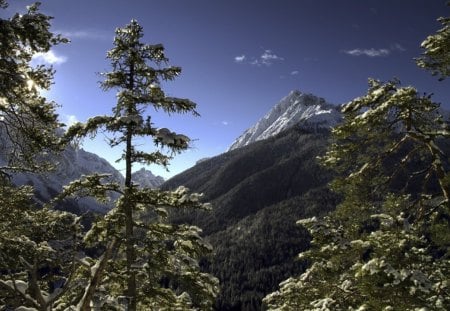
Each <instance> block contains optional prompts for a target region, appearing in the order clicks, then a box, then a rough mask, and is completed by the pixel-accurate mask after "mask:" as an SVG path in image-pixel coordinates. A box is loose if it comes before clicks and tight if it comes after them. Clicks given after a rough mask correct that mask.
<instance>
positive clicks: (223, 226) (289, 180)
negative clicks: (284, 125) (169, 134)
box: [162, 126, 337, 310]
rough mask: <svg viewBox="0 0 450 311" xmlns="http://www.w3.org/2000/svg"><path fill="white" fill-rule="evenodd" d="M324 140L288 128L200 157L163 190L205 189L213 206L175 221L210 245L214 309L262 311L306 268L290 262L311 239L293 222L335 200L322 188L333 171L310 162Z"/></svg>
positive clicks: (321, 132)
mask: <svg viewBox="0 0 450 311" xmlns="http://www.w3.org/2000/svg"><path fill="white" fill-rule="evenodd" d="M328 139H329V130H326V129H320V128H319V129H314V130H312V129H305V128H302V127H300V126H294V127H291V128H290V129H288V130H285V131H282V132H280V133H279V134H277V135H275V136H272V137H270V138H268V139H266V140H261V141H257V142H255V143H252V144H249V145H247V146H243V147H241V148H238V149H235V150H231V151H229V152H226V153H224V154H222V155H219V156H217V157H214V158H211V159H207V160H204V161H202V162H200V163H198V164H197V165H195V166H194V167H192V168H191V169H189V170H187V171H185V172H183V173H181V174H179V175H177V176H175V177H173V178H172V179H170V180H168V181H167V182H166V183H165V184H163V185H162V188H163V189H169V188H170V189H172V188H176V187H177V186H179V185H184V186H186V187H188V188H190V189H191V190H192V191H195V192H203V193H204V194H205V201H209V202H211V203H212V205H213V211H212V212H192V211H190V212H184V213H178V214H176V215H173V220H174V221H175V222H177V223H178V222H179V223H183V222H188V223H193V224H196V225H199V226H200V227H201V228H202V229H203V231H204V233H205V235H206V236H207V238H208V239H209V240H210V242H211V243H212V245H213V247H214V256H213V258H212V259H211V262H209V263H207V264H205V265H206V267H207V268H208V269H209V271H211V272H212V273H213V274H215V275H216V276H218V277H219V278H220V280H221V287H222V291H221V295H220V297H219V299H218V302H217V306H216V307H217V309H218V310H260V307H261V298H262V297H264V295H266V294H267V293H269V292H271V291H273V290H275V289H276V287H277V285H278V283H279V282H281V281H282V280H284V279H285V278H286V277H287V276H288V275H293V274H297V273H299V272H300V271H302V269H303V268H304V263H302V262H298V261H296V260H295V258H296V254H297V253H298V252H299V251H301V250H303V249H305V248H306V247H307V246H308V244H309V239H308V235H307V234H306V232H305V231H303V230H301V229H300V228H298V226H296V225H295V222H296V220H298V219H299V218H301V217H304V216H305V217H306V216H312V215H320V214H323V213H325V212H327V211H329V210H331V209H333V208H334V206H335V204H336V201H337V198H336V196H335V195H334V194H332V193H330V192H329V191H328V190H327V189H326V184H327V183H328V181H329V180H330V179H331V174H330V173H329V172H327V171H325V170H324V169H323V168H322V167H320V166H319V165H318V163H317V161H316V157H317V156H318V155H320V154H322V153H323V152H324V149H325V146H326V145H327V144H328ZM317 199H318V200H317Z"/></svg>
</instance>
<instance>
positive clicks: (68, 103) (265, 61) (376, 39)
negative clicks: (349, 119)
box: [0, 0, 450, 178]
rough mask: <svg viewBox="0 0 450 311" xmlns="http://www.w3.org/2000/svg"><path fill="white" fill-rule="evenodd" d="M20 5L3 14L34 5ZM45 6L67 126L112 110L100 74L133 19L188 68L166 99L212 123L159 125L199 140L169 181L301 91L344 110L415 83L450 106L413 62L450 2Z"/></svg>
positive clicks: (181, 119) (59, 1)
mask: <svg viewBox="0 0 450 311" xmlns="http://www.w3.org/2000/svg"><path fill="white" fill-rule="evenodd" d="M10 2H11V3H10V7H9V9H8V11H5V12H1V13H0V14H7V15H10V14H12V12H16V11H19V10H23V8H24V7H25V6H26V5H28V4H30V3H31V1H24V0H14V1H10ZM41 2H42V6H41V9H42V11H43V12H45V13H47V14H49V15H51V16H54V20H53V28H52V29H53V30H54V31H55V32H58V33H62V34H63V35H65V36H66V37H68V38H70V39H71V41H72V42H71V43H70V44H67V45H64V46H59V47H57V48H55V49H54V50H53V51H52V52H51V54H49V55H42V56H41V61H46V62H52V63H53V66H54V68H55V70H56V78H55V85H54V86H53V88H52V90H51V92H50V93H49V94H48V96H49V97H50V98H52V99H54V100H55V101H56V102H57V103H58V104H60V105H61V107H60V109H59V113H60V115H61V119H62V121H63V122H71V121H74V120H80V121H85V120H86V119H87V118H89V117H91V116H95V115H99V114H108V113H110V111H111V108H112V106H113V105H114V104H115V98H114V93H113V92H110V93H105V92H103V91H101V90H100V88H99V87H98V81H100V80H101V77H100V76H99V75H98V73H99V72H104V71H108V70H109V65H108V62H107V60H106V58H105V56H106V52H107V50H109V49H110V48H111V47H112V40H113V37H114V29H115V28H117V27H122V26H124V25H125V24H127V23H129V21H130V20H131V19H133V18H134V19H137V20H138V22H139V23H140V24H141V25H142V26H143V27H144V32H145V41H146V42H147V43H151V44H155V43H162V44H163V45H164V46H165V48H166V55H167V56H168V57H169V59H170V64H172V65H178V66H181V67H182V68H183V72H182V75H181V76H180V77H179V78H178V79H177V80H175V81H174V82H170V83H168V84H166V85H165V90H166V92H167V93H168V94H169V95H170V96H177V97H184V98H189V99H191V100H193V101H195V102H196V103H197V104H198V111H199V112H200V114H201V117H199V118H195V117H192V116H189V115H183V116H170V117H168V116H166V115H163V114H162V113H155V114H153V117H152V120H153V121H154V123H155V125H156V126H158V127H168V128H170V129H172V130H174V131H176V132H181V133H184V134H186V135H188V136H190V137H191V138H192V139H194V144H193V148H192V149H191V150H188V151H187V152H185V153H183V154H181V155H178V156H176V158H175V159H174V160H173V161H172V164H171V166H170V167H169V169H170V172H165V171H164V170H163V169H161V168H158V167H157V166H152V167H150V170H151V171H152V172H154V173H156V174H159V175H162V176H164V177H166V178H167V177H170V176H173V175H174V174H177V173H179V172H181V171H183V170H184V169H186V168H188V167H190V166H192V165H193V164H194V163H195V162H196V161H197V160H198V159H201V158H204V157H210V156H214V155H217V154H219V153H222V152H224V151H225V150H226V149H227V148H228V146H229V145H230V144H231V143H232V142H233V140H234V139H235V138H236V137H238V136H239V135H240V134H241V133H242V132H243V131H244V130H245V129H247V128H248V127H250V126H251V125H252V124H254V123H255V122H256V121H257V120H258V119H259V118H261V117H262V116H263V115H264V114H265V113H266V112H267V111H268V110H269V109H270V108H271V107H272V106H274V105H275V104H276V103H277V102H278V101H279V100H280V99H281V98H282V97H284V96H286V95H287V94H288V93H289V92H290V91H291V90H294V89H298V90H300V91H302V92H307V93H313V94H315V95H317V96H321V97H323V98H325V99H326V100H327V101H329V102H331V103H335V104H341V103H344V102H347V101H349V100H351V99H353V98H355V97H358V96H361V95H363V94H365V92H366V90H367V78H368V77H373V78H377V79H381V80H387V79H391V78H394V77H397V78H399V79H400V80H401V81H402V84H403V85H414V86H416V87H417V88H418V89H419V90H420V91H423V92H427V93H434V94H435V95H434V99H435V100H436V101H438V102H441V103H443V105H444V106H446V107H448V108H450V88H449V85H448V83H449V82H448V81H444V82H438V81H437V79H436V78H434V77H431V76H430V74H429V73H428V72H426V71H424V70H421V69H419V68H417V67H416V65H415V63H414V60H413V58H414V57H417V56H419V55H420V53H421V49H420V43H421V42H422V41H423V39H425V37H426V36H427V35H429V34H432V33H434V32H435V31H436V30H437V29H438V28H439V24H438V23H437V22H436V18H437V17H439V16H444V15H445V16H448V15H450V14H449V13H450V12H449V11H450V7H448V6H446V5H445V4H446V2H447V1H446V0H409V1H405V0H377V1H375V0H374V1H372V0H340V1H336V0H273V1H269V0H240V1H237V0H91V1H85V0H78V1H63V0H43V1H41ZM446 103H447V104H446ZM103 140H104V136H103V135H102V134H100V135H99V136H98V137H97V139H95V140H93V141H91V140H89V139H87V140H85V141H84V144H83V147H84V148H85V149H86V150H88V151H92V152H96V153H98V154H99V155H101V156H103V157H105V158H106V159H108V160H109V161H110V162H112V163H114V160H115V159H117V158H118V157H119V154H120V150H119V149H117V150H110V149H109V147H107V146H106V144H104V142H103ZM142 147H143V148H148V149H147V150H152V148H153V147H152V146H151V145H150V144H148V145H144V146H142ZM114 165H115V166H116V167H117V168H119V169H121V168H122V166H123V165H122V164H114Z"/></svg>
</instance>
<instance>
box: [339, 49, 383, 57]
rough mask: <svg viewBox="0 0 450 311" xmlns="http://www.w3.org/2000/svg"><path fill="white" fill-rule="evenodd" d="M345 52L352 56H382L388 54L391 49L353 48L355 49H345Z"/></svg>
mask: <svg viewBox="0 0 450 311" xmlns="http://www.w3.org/2000/svg"><path fill="white" fill-rule="evenodd" d="M344 53H345V54H348V55H351V56H361V55H363V56H368V57H381V56H388V55H389V54H390V53H391V51H389V50H388V49H374V48H370V49H353V50H346V51H344Z"/></svg>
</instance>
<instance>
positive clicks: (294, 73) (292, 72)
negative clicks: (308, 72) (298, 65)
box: [291, 70, 300, 76]
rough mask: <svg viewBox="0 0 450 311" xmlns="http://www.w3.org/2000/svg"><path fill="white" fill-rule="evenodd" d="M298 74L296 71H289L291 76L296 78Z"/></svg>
mask: <svg viewBox="0 0 450 311" xmlns="http://www.w3.org/2000/svg"><path fill="white" fill-rule="evenodd" d="M299 73H300V71H298V70H293V71H291V76H296V75H298V74H299Z"/></svg>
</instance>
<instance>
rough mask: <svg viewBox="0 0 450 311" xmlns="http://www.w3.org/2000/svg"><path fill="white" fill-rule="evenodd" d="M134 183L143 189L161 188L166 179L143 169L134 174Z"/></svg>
mask: <svg viewBox="0 0 450 311" xmlns="http://www.w3.org/2000/svg"><path fill="white" fill-rule="evenodd" d="M132 178H133V182H134V183H136V184H138V185H139V187H142V188H152V189H155V188H159V186H161V185H162V184H163V183H164V178H162V177H161V176H155V175H153V173H152V172H150V171H149V170H146V169H145V168H141V169H140V170H139V171H136V172H134V173H133V174H132Z"/></svg>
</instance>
